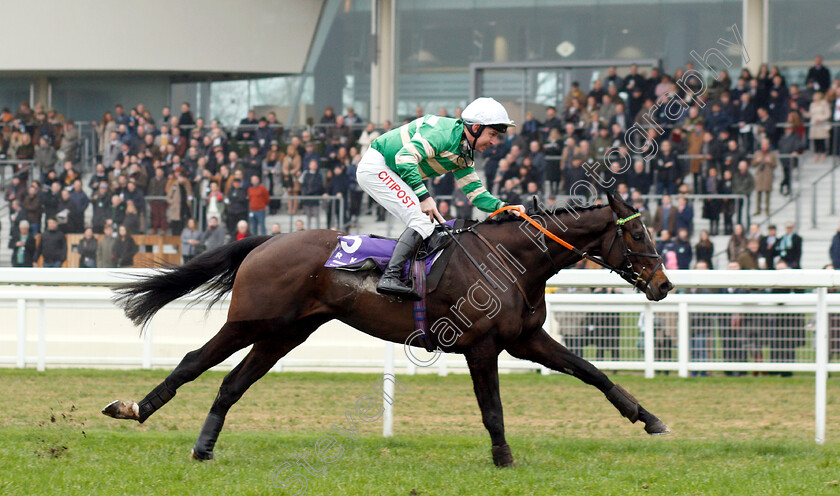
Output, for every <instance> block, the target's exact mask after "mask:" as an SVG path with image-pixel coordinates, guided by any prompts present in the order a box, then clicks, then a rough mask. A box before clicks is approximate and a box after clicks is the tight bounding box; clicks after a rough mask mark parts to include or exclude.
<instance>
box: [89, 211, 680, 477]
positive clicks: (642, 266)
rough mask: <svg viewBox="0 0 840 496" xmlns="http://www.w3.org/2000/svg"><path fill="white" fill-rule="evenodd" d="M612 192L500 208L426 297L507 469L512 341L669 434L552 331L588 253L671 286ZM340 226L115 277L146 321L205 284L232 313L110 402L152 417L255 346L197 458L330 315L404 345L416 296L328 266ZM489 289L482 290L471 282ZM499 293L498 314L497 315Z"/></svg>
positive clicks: (525, 355) (124, 302)
mask: <svg viewBox="0 0 840 496" xmlns="http://www.w3.org/2000/svg"><path fill="white" fill-rule="evenodd" d="M608 200H609V205H601V206H592V207H575V208H570V207H567V208H564V209H556V210H552V211H546V210H543V209H541V208H537V207H536V204H537V202H536V201H535V202H534V203H535V208H534V209H531V210H529V212H530V213H532V214H533V218H532V217H529V216H527V215H523V216H510V215H500V216H498V217H496V218H493V219H489V220H486V221H484V222H480V223H478V224H475V225H473V226H472V227H471V229H469V230H467V231H463V232H460V233H458V234H454V233H452V235H453V236H457V237H458V238H459V241H460V245H461V247H462V248H463V250H458V249H457V247H455V246H454V245H453V246H450V248H449V249H453V250H455V251H454V253H453V254H452V256H451V258H450V261H449V265H448V266H447V267H448V268H447V270H445V272H444V274H443V276H442V278H441V280H440V282H439V284H438V286H437V288H436V290H435V291H434V292H432V293H429V294H428V295H427V298H426V306H427V315H428V320H429V321H430V322H435V321H437V320H438V319H441V318H448V319H449V322H451V323H457V327H458V332H457V333H455V334H453V333H447V338H446V339H444V336H443V335H442V334H441V335H438V336H434V335H432V332H430V333H429V334H427V335H426V336H427V337H428V336H429V335H432V337H433V338H434V339H436V341H437V343H436V345H437V346H440V347H443V349H444V350H445V351H447V352H453V353H461V354H463V355H465V357H466V361H467V364H468V367H469V370H470V374H471V376H472V380H473V387H474V390H475V395H476V398H477V400H478V406H479V408H480V410H481V417H482V421H483V423H484V426H485V428H486V429H487V430H488V431H489V433H490V439H491V441H492V444H491V453H492V457H493V462H494V463H495V464H496V465H497V466H509V465H512V464H513V455H512V454H511V450H510V447H509V446H508V444H507V442H506V441H505V432H504V423H503V419H502V403H501V399H500V397H499V374H498V363H497V361H498V355H499V353H501V352H502V350H507V351H508V353H510V354H511V355H513V356H514V357H517V358H520V359H524V360H531V361H533V362H536V363H538V364H540V365H543V366H545V367H548V368H551V369H553V370H556V371H559V372H563V373H566V374H571V375H573V376H575V377H577V378H578V379H580V380H582V381H583V382H585V383H587V384H590V385H592V386H595V387H596V388H598V389H599V390H600V391H601V392H603V393H604V394H605V395H606V397H607V399H608V400H609V401H610V402H611V403H612V404H613V405H614V406H615V407H616V408H617V409H618V411H619V412H620V413H621V414H622V415H623V416H624V417H626V418H627V419H629V420H630V421H631V422H633V423H635V422H636V421H638V420H641V421H642V422H643V423H644V425H645V431H647V432H648V433H649V434H665V433H667V432H669V430H668V427H667V426H666V425H665V424H664V423H663V422H662V421H661V420H659V419H658V418H657V417H656V416H655V415H653V414H652V413H650V412H649V411H647V410H646V409H645V408H643V407H642V406H641V404H639V402H638V401H637V400H636V399H635V398H633V396H631V395H630V394H629V393H627V392H626V391H625V390H624V389H623V388H621V386H619V385H617V384H614V383H613V382H612V381H610V379H609V378H608V377H607V376H606V375H605V374H603V373H602V372H601V371H599V370H598V369H597V368H596V367H595V366H593V365H592V364H591V363H589V362H588V361H586V360H584V359H583V358H581V357H579V356H576V355H575V354H573V353H571V352H570V351H569V350H568V349H566V348H565V347H564V346H562V345H561V344H560V343H558V342H557V341H555V340H554V339H552V338H551V337H550V336H549V334H548V333H547V332H546V331H545V330H544V329H543V322H544V321H545V318H546V306H545V286H546V281H547V280H548V279H549V278H550V277H551V276H552V275H554V274H555V273H556V272H557V271H559V270H560V269H563V268H565V267H569V266H571V265H573V264H575V263H576V262H578V261H580V260H581V259H582V258H587V259H590V260H593V261H596V262H598V263H600V264H602V265H603V266H605V267H608V268H610V269H612V270H614V271H616V272H618V274H619V275H620V276H621V277H622V278H624V279H625V280H627V281H628V282H629V283H630V284H632V285H633V286H635V287H636V288H637V289H638V290H640V291H643V292H644V293H645V295H646V296H647V298H648V299H649V300H652V301H657V300H661V299H662V298H664V297H665V296H666V295H667V294H668V291H670V290H671V289H673V285H672V284H671V282H670V281H669V280H668V277H667V275H666V274H665V272H664V270H663V264H662V259H661V257H660V256H659V255H658V254H657V252H656V250H655V248H654V245H653V241H652V240H651V238H650V235H649V233H648V231H647V229H646V228H645V226H644V224H643V222H642V220H641V218H640V217H639V215H638V212H636V211H635V210H634V209H633V208H632V207H631V206H629V205H627V204H626V203H624V202H623V201H622V200H621V199H620V198H619V197H614V196H612V195H609V196H608ZM525 218H527V219H528V221H526V220H525ZM336 234H337V233H336V232H334V231H329V230H315V231H300V232H294V233H288V234H280V235H276V236H260V237H249V238H245V239H243V240H240V241H237V242H235V243H230V244H227V245H224V246H221V247H219V248H216V249H214V250H210V251H207V252H205V253H202V254H200V255H199V256H197V257H195V258H194V259H192V260H191V261H189V262H188V263H186V264H184V265H182V266H180V267H174V268H166V269H161V270H160V272H159V273H157V274H154V275H151V276H147V277H144V278H141V279H139V280H137V281H133V282H130V283H127V284H124V285H122V286H121V287H118V288H117V289H116V291H117V293H118V296H117V297H116V301H117V302H118V304H120V305H121V306H122V307H123V308H124V310H125V313H126V315H127V316H128V317H129V318H130V319H131V320H132V321H133V322H134V323H135V324H137V325H144V324H145V323H147V322H148V321H149V320H150V319H151V318H152V316H153V315H154V314H155V312H157V311H158V310H160V309H161V308H162V307H164V306H165V305H166V304H168V303H169V302H171V301H173V300H175V299H177V298H179V297H181V296H184V295H186V294H188V293H190V292H192V291H195V290H199V291H200V293H199V295H200V297H202V298H206V299H209V300H210V304H211V305H212V303H214V302H215V301H217V300H218V299H219V298H221V297H222V296H223V295H224V294H226V293H227V292H229V291H232V292H233V293H232V295H231V302H230V308H229V310H228V315H227V321H226V323H225V324H224V325H223V326H222V328H221V330H220V331H219V332H218V333H217V334H216V335H215V336H214V337H213V338H211V339H210V340H209V341H208V342H207V343H206V344H205V345H204V346H202V347H201V348H199V349H197V350H195V351H192V352H189V353H187V354H186V355H185V356H184V358H183V359H182V361H181V362H180V363H179V365H178V366H177V367H176V368H175V369H174V370H173V371H172V372H171V373H170V374H169V376H168V377H167V378H166V379H165V380H164V381H163V382H162V383H161V384H159V385H158V386H157V387H155V388H154V389H153V390H152V391H151V392H150V393H149V394H148V395H147V396H146V397H145V398H144V399H143V400H142V401H141V402H140V403H139V404H138V403H135V402H133V401H130V402H126V401H120V400H117V401H114V402H112V403H110V404H109V405H108V406H106V407H105V408H104V409H103V411H102V412H103V413H104V414H106V415H108V416H111V417H114V418H121V419H132V420H138V421H139V422H141V423H142V422H144V421H146V420H147V419H148V418H149V416H151V415H152V414H153V413H154V412H155V411H157V410H158V409H160V408H161V407H162V406H163V405H164V404H165V403H166V402H168V401H169V400H171V399H172V398H173V397H174V396H175V393H176V391H177V389H178V388H179V387H180V386H181V385H183V384H185V383H187V382H189V381H192V380H194V379H195V378H197V377H198V376H199V375H201V373H203V372H204V371H206V370H208V369H209V368H211V367H213V366H215V365H217V364H219V363H220V362H221V361H222V360H224V359H226V358H227V357H229V356H230V355H232V354H233V353H234V352H236V351H237V350H240V349H242V348H244V347H246V346H248V345H252V344H253V347H252V349H251V351H250V352H249V353H248V354H247V356H246V357H245V358H244V359H243V360H242V362H241V363H239V364H238V365H237V366H236V367H235V368H234V369H233V370H232V371H231V372H230V373H228V374H227V376H226V377H225V378H224V380H223V381H222V385H221V387H220V389H219V393H218V396H217V397H216V400H215V401H214V402H213V405H212V407H211V408H210V412H209V414H208V415H207V419H206V421H205V423H204V426H203V427H202V430H201V432H200V434H199V436H198V439H197V441H196V444H195V446H194V448H193V450H192V457H193V458H195V459H198V460H210V459H212V458H213V448H214V446H215V443H216V440H217V439H218V437H219V433H220V431H221V429H222V425H223V423H224V419H225V415H226V414H227V413H228V410H229V409H230V408H231V406H233V404H234V403H236V402H237V401H238V400H239V398H241V397H242V395H243V394H244V393H245V391H246V390H247V389H248V388H249V387H250V386H251V384H253V383H254V382H255V381H257V380H258V379H259V378H261V377H262V376H263V375H265V374H266V373H267V372H268V371H269V370H270V369H271V367H272V366H273V365H274V364H275V363H276V362H277V361H278V360H279V359H280V358H282V357H283V356H284V355H286V354H287V353H289V351H291V350H292V349H293V348H295V347H296V346H298V345H300V344H301V343H303V342H304V341H305V340H306V339H307V338H308V337H309V336H310V335H311V334H312V333H313V332H315V330H316V329H318V327H319V326H321V325H322V324H324V323H325V322H327V321H329V320H331V319H338V320H340V321H342V322H345V323H347V324H349V325H350V326H352V327H355V328H356V329H359V330H361V331H362V332H365V333H367V334H370V335H372V336H376V337H378V338H380V339H383V340H386V341H391V342H394V343H405V342H406V340H407V339H409V340H410V339H411V336H412V335H413V334H414V331H415V329H414V322H413V311H412V310H413V309H412V302H409V301H402V300H401V299H398V298H394V297H389V296H384V295H380V294H378V293H377V292H376V281H377V278H378V272H375V271H368V272H362V273H354V272H347V271H342V270H336V269H332V268H327V267H324V263H325V262H326V261H327V259H328V258H329V257H330V255H331V253H332V252H333V249H334V248H335V247H336V245H337V243H338V240H337V235H336ZM552 240H554V241H557V243H555V242H554V241H552ZM491 252H492V253H493V254H494V255H493V256H490V255H489V253H491ZM469 254H472V255H469ZM476 257H477V258H482V257H486V258H487V259H488V260H491V261H492V260H493V257H496V261H495V262H494V263H496V269H494V270H496V272H495V273H493V274H491V273H490V270H489V269H488V268H487V267H488V266H490V264H489V263H488V264H486V265H482V266H479V265H478V264H474V263H473V262H475V258H476ZM511 265H513V268H511ZM482 267H483V268H484V269H485V270H482ZM500 267H504V268H505V270H504V271H501V268H500ZM491 276H492V278H491ZM478 281H480V283H479V282H478ZM491 281H493V282H492V283H491ZM478 286H481V287H482V291H483V293H481V292H479V291H478V290H477V289H474V288H477V287H478ZM491 286H492V287H495V288H496V289H495V290H493V289H491ZM490 292H493V293H494V294H493V295H490V294H489V293H490ZM465 295H466V296H467V297H468V298H469V300H470V301H467V300H466V299H465V298H464V296H465ZM491 298H492V299H493V300H494V303H493V311H488V307H489V306H490V304H489V303H488V302H489V301H490V299H491ZM479 299H481V301H480V302H479V301H478V300H479ZM453 313H456V314H457V315H456V316H453ZM411 344H412V345H415V346H416V345H418V344H419V341H417V340H415V341H414V342H412V343H411Z"/></svg>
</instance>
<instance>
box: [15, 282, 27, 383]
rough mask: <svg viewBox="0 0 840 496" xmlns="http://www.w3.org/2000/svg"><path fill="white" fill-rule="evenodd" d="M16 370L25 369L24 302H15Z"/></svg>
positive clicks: (22, 300)
mask: <svg viewBox="0 0 840 496" xmlns="http://www.w3.org/2000/svg"><path fill="white" fill-rule="evenodd" d="M17 324H18V328H17V331H18V332H17V362H16V364H15V365H17V368H19V369H22V368H24V367H26V300H24V299H23V298H18V300H17Z"/></svg>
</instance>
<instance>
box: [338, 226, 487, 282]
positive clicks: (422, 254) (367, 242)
mask: <svg viewBox="0 0 840 496" xmlns="http://www.w3.org/2000/svg"><path fill="white" fill-rule="evenodd" d="M468 222H469V223H470V224H472V223H474V222H475V221H466V220H464V219H456V220H451V221H448V222H446V225H447V226H448V228H447V229H446V230H449V229H454V230H456V231H457V230H459V229H463V228H464V227H465V226H466V224H467V223H468ZM444 229H445V228H444V227H442V226H439V225H436V226H435V230H434V232H433V233H432V235H431V236H429V237H428V238H426V239H425V240H424V241H423V243H422V244H421V245H420V248H419V249H418V250H417V255H416V257H415V258H414V261H420V262H422V263H423V266H424V268H425V274H424V275H425V276H426V293H431V292H433V291H434V290H435V289H436V288H437V285H438V282H440V279H441V277H442V276H443V272H444V269H445V268H446V265H447V264H448V263H449V259H450V258H451V256H452V250H451V249H450V245H451V244H452V237H451V236H449V234H448V233H447V232H446V231H445V230H444ZM396 244H397V240H396V238H388V237H384V236H377V235H375V234H365V235H347V236H339V237H338V244H337V245H336V247H335V250H333V252H332V254H331V255H330V257H329V258H328V259H327V262H326V263H325V264H324V267H330V268H333V269H338V270H346V271H350V272H370V271H372V270H377V269H378V270H379V271H384V269H385V267H386V266H387V265H388V261H389V260H390V259H391V254H392V253H393V252H394V247H395V246H396ZM411 266H412V260H409V261H407V262H406V264H405V267H404V268H403V273H402V279H403V280H407V279H408V278H409V275H410V274H411V273H412V272H413V271H412V268H411Z"/></svg>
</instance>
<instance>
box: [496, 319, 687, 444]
mask: <svg viewBox="0 0 840 496" xmlns="http://www.w3.org/2000/svg"><path fill="white" fill-rule="evenodd" d="M507 351H508V353H510V354H511V355H513V356H514V357H516V358H521V359H523V360H531V361H532V362H536V363H539V364H540V365H544V366H546V367H548V368H550V369H554V370H556V371H558V372H563V373H566V374H569V375H573V376H575V377H577V378H578V379H580V380H581V381H583V382H585V383H586V384H589V385H592V386H595V387H596V388H598V389H599V390H601V392H602V393H604V395H606V397H607V399H608V400H610V403H612V404H613V406H615V407H616V408H617V409H618V411H619V412H621V414H622V415H623V416H625V417H627V419H628V420H630V422H633V423H636V421H638V420H641V421H642V422H643V423H644V424H645V432H647V433H648V434H667V433H668V432H670V430H669V429H668V426H667V425H665V423H664V422H662V421H661V420H659V418H657V417H656V415H654V414H652V413H650V412H649V411H647V410H645V409H644V407H642V405H641V404H639V402H638V401H637V400H636V398H634V397H633V396H632V395H631V394H630V393H628V392H627V391H625V390H624V388H622V387H621V386H619V385H618V384H614V383H613V382H612V381H611V380H610V379H609V378H608V377H607V376H606V375H605V374H604V373H603V372H601V371H600V370H598V369H597V368H596V367H595V366H594V365H592V364H591V363H589V362H587V361H586V360H584V359H583V358H581V357H579V356H577V355H575V354H574V353H572V352H570V351H569V350H568V349H566V347H565V346H563V345H561V344H560V343H558V342H557V341H555V340H554V339H552V338H551V336H549V335H548V334H547V333H546V332H545V330H543V329H537V330H535V331H533V332H530V333H528V332H524V333H522V336H521V337H520V338H519V339H518V340H516V341H515V342H514V343H512V344H510V345H508V347H507Z"/></svg>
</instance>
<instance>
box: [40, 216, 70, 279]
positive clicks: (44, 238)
mask: <svg viewBox="0 0 840 496" xmlns="http://www.w3.org/2000/svg"><path fill="white" fill-rule="evenodd" d="M42 255H43V257H44V267H61V265H62V264H63V263H64V261H65V260H67V238H66V237H65V236H64V233H63V232H61V231H59V230H58V221H56V220H55V219H54V218H51V219H47V230H46V231H44V232H43V233H42V234H41V242H40V243H38V249H37V250H36V251H35V257H34V258H35V260H36V261H37V260H38V259H39V258H40V257H41V256H42Z"/></svg>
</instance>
